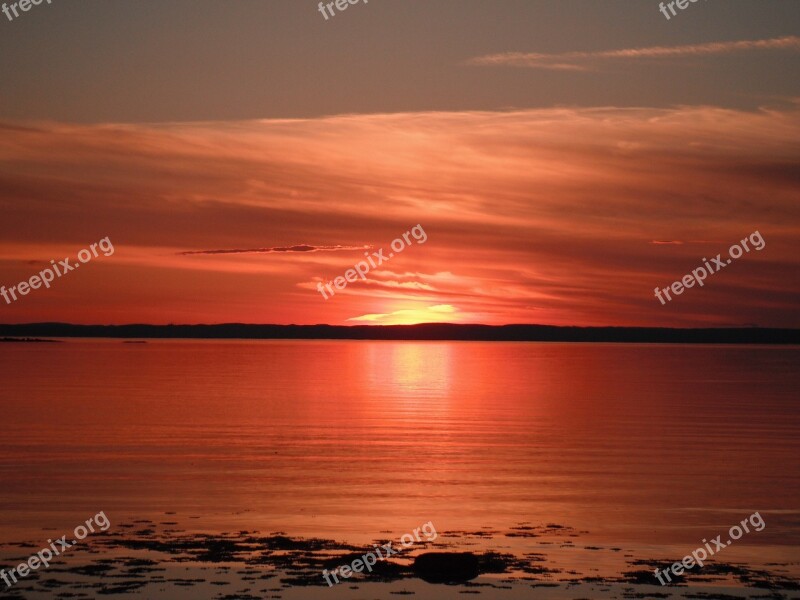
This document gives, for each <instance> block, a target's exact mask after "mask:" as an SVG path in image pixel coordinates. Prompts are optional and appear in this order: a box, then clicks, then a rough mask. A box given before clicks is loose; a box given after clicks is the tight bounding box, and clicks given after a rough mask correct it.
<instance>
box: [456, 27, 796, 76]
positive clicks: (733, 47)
mask: <svg viewBox="0 0 800 600" xmlns="http://www.w3.org/2000/svg"><path fill="white" fill-rule="evenodd" d="M763 50H788V51H794V52H797V51H800V37H798V36H794V35H790V36H785V37H780V38H771V39H764V40H740V41H732V42H709V43H705V44H689V45H683V46H649V47H644V48H624V49H620V50H603V51H597V52H563V53H560V54H542V53H535V52H502V53H499V54H487V55H485V56H477V57H474V58H471V59H469V60H468V61H467V62H466V64H467V65H470V66H508V67H526V68H530V69H550V70H570V71H587V70H589V69H590V68H591V67H592V65H593V63H595V62H597V61H604V60H638V59H660V58H689V57H698V56H715V55H717V56H719V55H727V54H734V53H738V52H754V51H763Z"/></svg>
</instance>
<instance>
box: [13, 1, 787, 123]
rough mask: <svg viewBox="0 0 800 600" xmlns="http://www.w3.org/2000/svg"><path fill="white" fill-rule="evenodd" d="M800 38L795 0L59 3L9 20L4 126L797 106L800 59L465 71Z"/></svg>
mask: <svg viewBox="0 0 800 600" xmlns="http://www.w3.org/2000/svg"><path fill="white" fill-rule="evenodd" d="M798 33H800V2H797V1H796V0H757V1H756V0H706V1H704V2H698V3H696V4H692V5H690V6H689V8H687V9H686V10H684V11H681V12H680V14H678V15H677V16H676V17H673V18H672V19H671V20H669V21H667V20H666V19H665V18H664V16H663V15H662V14H661V13H660V12H659V10H658V2H656V1H654V0H491V1H487V0H424V1H423V0H372V1H371V2H369V4H366V5H365V4H363V3H359V4H356V5H353V6H350V7H349V8H348V9H347V10H346V11H345V12H342V13H339V14H337V16H336V17H334V18H332V19H330V20H328V21H326V20H325V19H324V18H323V17H322V15H321V14H320V13H319V12H318V11H317V3H316V2H314V1H312V0H226V1H224V2H223V1H219V0H163V1H156V0H138V1H133V0H81V1H80V2H76V1H75V0H53V2H52V4H51V5H47V4H42V5H40V6H38V7H33V8H32V9H31V10H30V11H28V12H26V13H23V14H21V15H20V17H18V18H17V19H15V20H14V21H13V22H10V21H8V20H7V19H6V18H5V17H4V16H3V15H0V56H2V60H1V61H0V82H1V83H0V119H3V120H6V121H9V120H11V121H14V120H41V119H48V120H56V121H79V122H107V121H113V122H141V121H149V122H160V121H192V120H227V119H251V118H276V117H277V118H282V117H312V116H321V115H332V114H341V113H375V112H399V111H420V110H445V111H447V110H475V109H479V110H498V109H500V110H502V109H505V108H509V107H519V108H531V107H549V106H554V105H570V106H653V107H663V106H672V105H698V104H704V105H716V106H725V107H736V108H751V107H756V106H759V105H765V104H772V103H776V102H780V101H781V100H782V99H785V98H788V97H797V96H800V93H799V92H798V81H797V77H794V76H792V74H796V73H797V72H798V67H800V59H799V58H798V57H799V56H800V55H799V54H798V53H787V52H754V53H736V54H730V55H720V56H710V57H699V58H694V59H691V60H686V59H671V60H669V61H658V62H653V61H649V60H648V61H633V62H626V63H624V64H619V63H614V64H604V65H602V67H601V68H599V69H592V70H590V71H588V72H572V71H553V70H534V69H525V68H516V67H507V66H494V67H474V66H465V65H464V64H463V63H464V61H466V60H468V59H470V58H473V57H476V56H482V55H487V54H494V53H501V52H534V53H554V54H555V53H565V52H574V51H590V52H591V51H604V50H613V49H621V48H639V47H649V46H677V45H686V44H701V43H706V42H718V41H738V40H756V39H769V38H777V37H781V36H787V35H796V34H798Z"/></svg>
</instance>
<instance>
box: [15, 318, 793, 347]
mask: <svg viewBox="0 0 800 600" xmlns="http://www.w3.org/2000/svg"><path fill="white" fill-rule="evenodd" d="M0 336H11V337H37V338H70V337H85V338H126V339H131V338H147V339H174V338H186V339H290V340H312V339H313V340H462V341H483V342H619V343H653V344H661V343H663V344H800V329H767V328H758V327H747V328H744V327H742V328H716V329H710V328H709V329H671V328H658V327H554V326H550V325H500V326H492V325H459V324H449V323H425V324H420V325H355V326H337V325H249V324H244V323H226V324H219V325H141V324H132V325H72V324H69V323H26V324H11V325H0Z"/></svg>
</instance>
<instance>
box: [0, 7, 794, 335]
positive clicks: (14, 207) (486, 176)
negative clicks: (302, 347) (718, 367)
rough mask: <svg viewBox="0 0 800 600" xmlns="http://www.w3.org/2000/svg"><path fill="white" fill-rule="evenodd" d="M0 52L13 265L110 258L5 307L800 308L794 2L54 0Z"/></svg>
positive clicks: (490, 316) (337, 319)
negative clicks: (749, 241) (396, 244)
mask: <svg viewBox="0 0 800 600" xmlns="http://www.w3.org/2000/svg"><path fill="white" fill-rule="evenodd" d="M0 56H2V57H3V58H2V61H0V82H2V83H0V206H1V207H2V216H3V218H2V220H0V284H2V285H5V286H6V287H10V286H13V285H16V284H17V283H18V282H20V281H23V280H27V279H29V278H30V277H31V276H32V275H36V274H37V273H38V272H39V271H40V270H41V269H43V268H45V267H47V266H48V265H50V261H51V260H52V259H55V260H56V261H58V260H61V259H64V258H65V257H70V258H71V259H72V261H73V262H74V259H75V256H76V255H77V253H78V251H80V250H81V249H82V248H86V247H88V246H89V245H90V244H91V243H95V242H97V241H98V240H100V239H102V238H105V237H109V238H110V240H111V241H112V242H113V245H114V249H115V252H114V254H113V255H112V256H108V257H106V256H103V255H102V254H101V255H100V256H99V257H98V258H96V259H94V260H92V261H91V262H89V263H87V264H86V265H83V266H82V268H81V269H80V270H79V271H76V272H71V273H69V274H66V275H65V276H64V277H62V278H60V279H58V280H56V281H55V282H54V283H53V285H52V287H51V288H50V289H38V290H34V291H31V293H30V294H28V295H27V296H24V297H21V298H19V300H17V301H16V302H13V303H11V304H6V302H5V301H3V300H2V299H0V323H24V322H38V321H67V322H73V323H100V324H102V323H141V322H149V323H157V324H160V323H200V322H206V323H221V322H247V323H283V324H287V323H298V324H313V323H330V324H335V325H347V324H365V323H368V324H395V323H413V322H421V321H437V322H461V323H467V322H470V323H476V322H480V323H488V324H504V323H542V324H554V325H632V326H665V327H668V326H679V327H683V326H750V325H760V326H773V327H800V313H798V310H797V308H798V306H799V305H800V257H799V256H798V250H800V208H799V207H800V144H799V143H798V140H800V84H798V77H797V74H798V72H800V3H799V2H796V1H794V0H785V1H784V0H759V1H758V2H756V1H746V0H708V1H705V2H697V3H695V4H691V5H690V6H689V7H688V8H687V9H686V10H683V11H679V14H678V15H676V16H675V17H673V18H672V19H670V20H669V21H667V20H666V19H665V17H664V16H663V15H662V14H661V13H660V12H659V10H658V2H654V1H651V0H636V1H635V2H633V1H628V2H618V1H611V0H602V1H599V2H598V1H596V0H550V1H538V0H493V1H492V2H487V1H486V0H426V1H425V2H422V1H421V0H417V1H414V0H372V1H370V2H369V3H368V4H364V3H363V1H362V2H360V3H359V4H355V5H351V6H349V8H348V9H347V10H346V11H343V12H341V13H337V15H336V16H335V17H333V18H330V19H329V20H328V21H326V20H325V19H324V18H323V17H322V15H321V14H320V13H319V12H318V10H317V3H316V2H313V1H312V0H266V1H255V0H253V1H250V0H230V1H227V2H219V1H211V0H190V1H189V0H169V1H168V2H167V1H165V2H153V1H144V2H142V1H139V2H133V1H123V0H102V1H100V0H82V1H81V2H75V1H74V0H71V1H68V0H53V2H52V4H51V5H48V4H47V3H46V2H45V3H42V4H41V5H39V6H34V7H32V8H31V10H30V11H29V12H25V13H21V15H20V16H19V17H18V18H16V19H14V20H13V21H8V20H7V19H6V17H5V16H3V15H2V14H1V13H0ZM417 225H420V226H421V227H422V228H424V231H425V232H426V234H427V240H426V241H425V243H423V244H418V243H417V242H416V241H415V240H414V239H413V238H411V245H410V247H408V248H406V249H405V250H404V251H403V252H402V254H400V255H397V256H394V257H393V258H392V259H391V260H389V261H388V262H386V263H384V264H383V265H381V266H380V267H378V268H376V269H373V270H372V271H371V272H370V273H369V275H368V276H367V280H366V281H363V282H362V281H357V282H354V283H349V284H348V285H347V288H346V289H344V290H340V291H338V292H337V294H336V295H335V296H334V297H332V298H330V299H328V300H325V299H323V297H322V296H321V294H320V293H319V292H318V291H317V289H316V288H317V284H318V283H319V282H328V281H330V280H332V279H334V278H335V277H337V276H341V275H344V273H345V271H347V270H348V269H350V268H352V266H353V265H354V264H355V263H356V262H358V261H360V260H362V259H363V258H364V251H365V250H364V249H365V248H369V249H370V250H369V251H370V252H372V251H377V250H379V249H381V248H383V249H386V253H387V254H388V252H389V250H388V248H389V244H390V243H391V242H392V240H393V239H395V238H398V237H401V236H402V234H403V233H405V232H407V231H409V230H410V229H411V228H412V227H414V226H417ZM755 231H759V232H760V233H761V235H762V236H763V239H764V240H765V241H766V247H765V248H764V249H763V250H761V251H751V252H750V253H747V254H745V255H744V256H742V258H740V259H739V260H737V261H734V263H733V264H731V265H730V266H728V267H726V268H725V269H724V270H723V271H721V272H719V273H716V274H715V275H713V276H711V277H709V278H708V280H707V281H706V285H705V286H704V287H702V288H697V287H695V288H693V289H689V290H686V291H685V293H683V294H682V295H681V296H679V297H677V298H675V299H674V300H673V301H672V302H670V303H668V304H667V305H664V306H662V305H661V304H660V303H659V301H658V300H657V299H656V298H655V297H654V293H653V292H654V288H655V287H656V286H658V287H660V288H664V287H667V286H668V285H670V284H671V283H672V282H673V281H676V280H680V279H681V278H682V277H683V276H684V275H685V274H687V273H689V272H691V271H692V269H695V268H697V267H698V266H700V265H702V264H703V259H711V258H712V257H714V256H716V255H717V254H718V253H720V254H722V256H723V258H724V257H726V256H727V253H728V248H729V247H730V246H731V245H732V244H734V243H737V242H739V241H740V240H742V239H743V238H745V237H746V236H749V235H750V234H751V233H753V232H755ZM231 250H239V251H237V252H230V251H231ZM220 251H225V252H220Z"/></svg>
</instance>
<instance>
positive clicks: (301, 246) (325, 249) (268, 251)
mask: <svg viewBox="0 0 800 600" xmlns="http://www.w3.org/2000/svg"><path fill="white" fill-rule="evenodd" d="M371 247H372V246H339V245H337V246H309V245H308V244H298V245H296V246H276V247H274V248H249V249H239V248H234V249H231V250H187V251H185V252H179V253H178V254H180V255H181V256H187V255H189V254H271V253H273V252H338V251H340V250H367V249H369V248H371Z"/></svg>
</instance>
